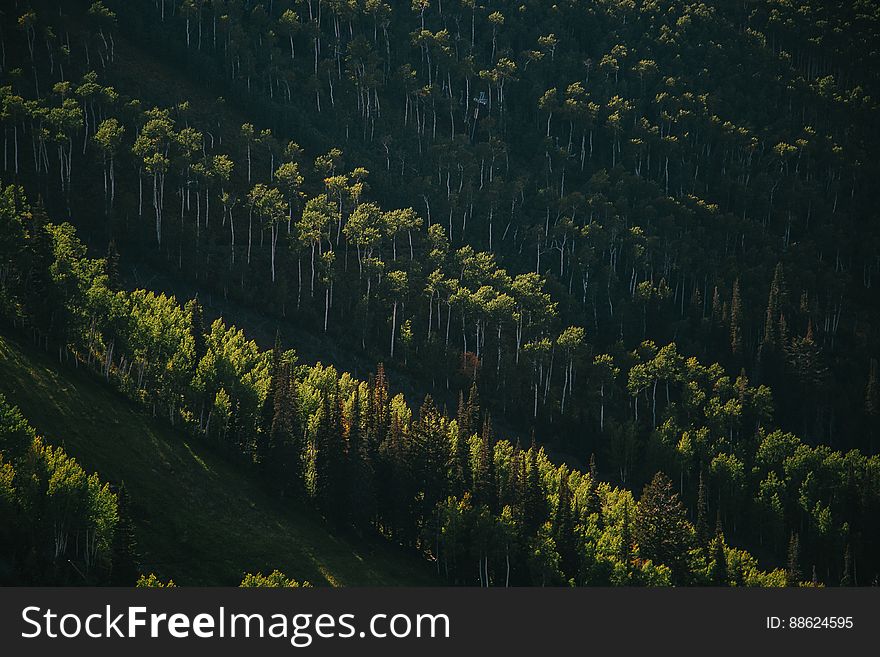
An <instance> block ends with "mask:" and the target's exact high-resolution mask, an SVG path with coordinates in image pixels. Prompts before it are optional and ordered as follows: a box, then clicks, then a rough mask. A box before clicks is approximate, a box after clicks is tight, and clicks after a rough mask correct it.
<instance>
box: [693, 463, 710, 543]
mask: <svg viewBox="0 0 880 657" xmlns="http://www.w3.org/2000/svg"><path fill="white" fill-rule="evenodd" d="M694 529H695V533H696V540H697V545H699V546H700V547H701V548H708V547H709V541H710V540H711V538H710V536H709V504H708V502H707V500H706V484H705V481H704V479H703V471H702V469H701V470H700V484H699V487H698V488H697V521H696V524H695V525H694Z"/></svg>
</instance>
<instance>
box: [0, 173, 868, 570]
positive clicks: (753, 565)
mask: <svg viewBox="0 0 880 657" xmlns="http://www.w3.org/2000/svg"><path fill="white" fill-rule="evenodd" d="M2 199H3V203H2V205H0V207H2V210H3V221H4V224H3V229H4V230H3V240H2V244H3V256H4V261H5V262H7V263H8V265H7V268H6V270H5V275H4V277H3V279H2V281H3V285H2V294H3V296H2V298H3V302H4V304H3V307H4V311H5V314H6V316H7V317H8V318H9V319H11V320H12V321H13V322H15V323H17V324H18V325H19V326H21V327H27V329H28V330H30V331H32V332H33V333H34V335H35V339H36V340H37V341H38V342H42V343H44V344H45V343H48V345H50V346H51V347H52V348H54V346H55V345H56V344H57V345H60V348H59V352H58V353H59V358H61V359H62V360H63V359H65V358H69V357H73V358H75V359H77V360H78V361H79V362H83V363H86V364H90V365H91V367H92V368H93V369H94V370H95V372H96V373H97V374H98V375H100V376H104V377H105V378H107V379H108V380H110V381H112V382H113V384H114V385H116V386H118V387H119V388H120V389H121V390H122V391H123V392H125V393H126V394H128V395H129V396H131V397H133V398H135V399H138V400H140V401H141V402H142V403H143V404H144V405H145V407H146V408H148V409H152V411H153V413H154V414H157V415H158V414H161V415H165V416H166V417H168V419H169V421H170V422H172V423H180V424H182V425H183V426H184V427H185V428H186V429H188V430H189V431H192V432H193V433H195V434H197V435H200V436H202V437H203V438H204V439H205V440H208V441H210V442H212V443H214V444H216V445H217V446H218V448H219V449H222V450H224V451H226V452H227V453H228V454H229V455H230V457H231V458H235V459H239V460H241V461H243V462H244V463H245V464H247V466H246V467H254V468H257V469H259V470H260V471H261V472H263V473H264V475H265V479H266V481H267V482H268V485H269V486H270V487H271V488H272V490H274V491H275V492H276V494H277V495H278V496H279V497H281V498H283V499H287V500H308V501H309V502H310V503H312V504H314V505H315V506H316V507H317V508H318V509H319V510H320V511H321V512H322V513H323V514H324V515H325V516H326V517H327V518H328V519H329V520H330V521H331V522H335V523H339V524H342V525H350V526H353V527H355V528H356V529H357V530H359V531H361V532H378V533H380V534H381V535H383V536H385V537H387V538H388V539H389V540H393V541H395V542H397V543H400V544H402V545H404V546H407V547H409V548H412V549H417V550H419V551H421V552H423V553H426V554H428V555H430V556H431V557H432V558H433V559H434V560H435V561H436V565H437V567H438V569H440V570H441V572H443V573H445V574H447V576H448V577H449V578H450V580H452V581H456V582H463V583H472V584H473V583H481V584H483V585H490V584H495V585H498V584H523V583H531V584H550V583H565V582H573V583H575V584H599V583H605V584H608V583H675V584H698V583H704V584H705V583H710V582H722V581H723V582H728V583H735V584H747V583H752V584H769V583H780V582H784V581H786V575H785V574H784V573H783V572H782V571H778V572H776V571H774V572H771V573H765V572H763V571H761V570H759V569H758V566H757V562H756V560H755V558H754V557H751V556H749V555H748V554H747V553H745V552H742V551H740V550H738V549H734V548H732V547H731V546H730V545H728V543H727V540H726V539H725V538H724V536H728V537H736V539H737V541H738V542H742V543H745V544H748V545H751V546H753V547H754V549H755V551H756V552H757V553H758V554H760V555H761V556H762V558H766V559H767V562H768V563H770V564H777V565H779V566H783V565H784V564H786V560H787V558H788V557H787V554H788V547H789V545H790V544H792V545H794V544H796V545H797V548H798V549H797V551H796V552H797V554H796V556H795V558H794V559H791V560H789V561H790V562H791V563H789V564H788V571H789V576H788V581H789V583H791V582H792V581H794V580H799V579H800V578H801V577H800V575H798V576H797V577H795V576H794V574H795V573H800V572H801V566H802V565H809V566H812V567H813V568H814V569H815V577H814V579H816V580H820V581H824V582H827V583H837V582H839V581H842V582H854V581H856V580H858V581H859V582H861V583H863V584H865V583H869V582H870V581H871V580H872V579H873V577H874V576H875V573H876V569H877V567H878V564H877V562H876V550H875V549H874V546H876V545H877V540H878V527H877V524H876V517H877V510H878V505H880V461H878V459H877V457H866V456H864V455H862V454H860V453H859V452H857V451H851V452H848V453H843V452H839V451H833V450H832V449H830V448H829V447H826V446H820V447H810V446H809V445H806V444H804V443H803V442H802V441H800V440H799V439H798V438H797V437H796V436H794V435H792V434H788V433H784V432H782V431H778V430H774V429H773V427H772V425H771V424H770V422H771V418H770V416H771V410H772V401H771V396H770V391H769V389H767V388H766V387H765V386H757V387H756V386H753V385H751V384H750V383H749V382H748V380H747V379H746V377H744V376H740V377H739V378H738V379H737V380H735V381H732V380H731V379H730V378H729V377H728V376H727V375H725V373H724V369H723V368H722V367H721V366H720V365H717V364H716V365H712V366H705V365H702V364H700V363H699V361H697V359H695V358H684V357H682V356H681V355H679V353H678V351H677V349H676V347H675V345H674V344H670V345H667V346H664V347H662V348H657V347H656V346H655V345H653V344H652V343H650V342H648V343H645V344H643V345H642V346H641V347H640V348H639V349H637V350H636V351H635V352H632V353H628V352H624V353H622V354H616V355H615V354H603V355H600V356H597V357H596V358H595V359H594V362H593V364H592V365H591V366H590V368H589V372H590V376H595V377H597V379H596V380H597V381H600V380H601V381H602V383H601V385H599V386H598V396H597V401H598V403H599V404H600V405H602V410H601V411H600V414H599V417H600V418H601V421H602V422H604V423H605V426H604V427H603V426H602V425H597V426H595V427H584V431H585V433H588V434H590V435H591V436H592V439H593V440H596V441H597V447H599V448H600V449H597V450H596V451H597V452H598V453H599V454H600V455H601V458H602V459H603V463H604V459H607V460H608V463H609V467H608V474H607V475H606V478H607V477H609V476H611V477H614V479H616V480H617V481H628V480H630V479H632V478H633V475H632V470H635V469H642V470H646V469H648V468H652V469H653V470H654V472H656V470H657V469H660V470H661V471H665V472H667V473H668V474H669V475H671V476H673V477H674V478H675V479H677V480H678V481H677V483H673V480H672V479H670V477H669V476H667V475H664V474H659V475H656V476H653V477H652V476H651V475H647V477H644V478H647V479H650V483H649V485H648V486H647V487H646V488H645V490H644V491H643V492H642V494H641V496H640V497H639V499H638V501H636V499H635V498H634V496H633V495H632V493H631V492H630V491H628V490H626V489H625V488H620V487H616V486H614V485H612V484H610V483H607V482H602V481H600V477H599V472H598V470H597V468H596V465H595V464H593V465H592V467H591V468H590V471H589V472H580V471H579V470H577V469H576V468H572V467H570V466H568V465H557V464H555V463H553V462H552V461H551V460H550V459H549V458H548V457H547V455H546V453H545V451H544V450H543V449H542V448H540V447H538V446H537V445H534V444H532V445H531V446H530V447H528V448H524V447H523V446H521V445H520V444H518V443H511V442H509V441H506V440H497V439H496V437H495V435H494V432H493V429H492V423H491V418H490V417H489V414H488V413H486V412H485V411H484V410H483V408H482V407H481V404H480V402H479V392H478V387H477V386H476V385H473V386H472V388H471V391H470V393H469V394H468V396H467V398H465V397H464V396H462V398H461V401H460V403H459V408H458V411H457V414H456V417H455V418H449V417H448V414H447V413H444V412H443V411H442V410H441V409H439V408H438V407H437V405H436V404H435V403H434V402H433V401H432V400H431V399H430V398H427V399H426V400H425V402H424V404H423V405H422V406H421V408H420V409H419V410H418V412H417V413H416V412H414V410H413V409H412V408H411V407H410V406H409V405H408V404H407V402H406V400H405V399H404V398H403V396H402V395H399V394H398V395H392V393H391V392H390V391H389V386H388V382H387V380H386V377H385V373H384V370H383V369H382V368H381V367H380V368H379V370H378V372H377V373H376V375H375V376H374V377H372V378H371V379H370V380H369V381H366V382H364V381H358V380H356V379H354V378H353V377H352V376H351V375H350V374H348V373H341V374H340V373H339V372H337V370H336V369H335V368H333V367H324V366H321V365H320V364H319V365H316V366H313V367H310V366H304V365H298V364H297V361H296V356H295V354H294V353H293V352H292V351H285V350H284V349H283V348H282V346H281V344H280V343H279V344H278V345H276V347H275V349H273V350H271V351H263V350H261V349H259V347H258V346H257V345H256V344H255V343H254V342H253V341H251V340H248V339H247V337H246V336H245V335H244V333H243V332H242V331H240V330H238V329H236V328H235V327H228V326H226V325H225V324H224V323H223V321H222V320H220V319H218V320H216V321H214V322H213V323H211V325H210V326H206V324H205V320H204V318H203V312H202V310H201V307H200V305H199V303H198V302H197V301H195V300H193V301H190V302H187V303H186V304H184V305H180V304H179V303H178V302H177V301H176V300H175V299H174V298H171V297H167V296H164V295H157V294H154V293H151V292H144V291H142V290H139V291H135V292H125V291H116V290H114V289H113V288H112V287H109V286H108V280H110V279H111V278H112V277H108V271H109V270H111V269H112V267H111V266H110V263H109V261H107V260H103V259H101V260H94V259H90V258H88V257H86V255H85V248H84V247H83V246H82V244H81V243H80V242H79V240H78V239H77V238H76V235H75V233H74V231H73V229H72V228H71V227H70V226H69V225H68V224H61V225H51V224H48V225H47V224H46V223H45V220H44V219H41V211H40V209H39V207H38V206H35V207H34V208H31V207H29V206H28V205H27V204H26V203H25V201H24V199H23V196H22V193H21V190H20V189H17V188H14V187H8V188H6V189H5V190H4V192H3V194H2ZM44 249H48V251H44ZM40 285H42V286H44V287H43V288H39V287H38V286H40ZM38 289H42V293H41V294H39V295H36V294H35V291H36V290H38ZM29 304H36V305H29ZM591 388H592V389H593V392H594V393H595V392H596V387H594V386H591ZM612 400H613V404H612V403H611V402H612ZM605 404H607V405H608V407H607V408H606V407H605V406H604V405H605ZM606 440H607V441H608V443H607V444H606V443H605V441H606ZM612 470H614V471H612ZM635 480H636V481H637V480H638V478H636V479H635ZM713 519H714V520H715V522H714V523H713ZM713 526H714V527H715V529H714V530H713V529H712V528H713ZM845 555H847V556H846V557H845ZM474 566H476V568H475V567H474ZM806 572H807V573H808V574H809V572H810V571H809V570H806ZM713 573H714V574H713ZM719 573H722V574H723V576H722V574H719ZM724 573H726V574H724ZM856 573H858V576H856ZM713 578H714V579H713Z"/></svg>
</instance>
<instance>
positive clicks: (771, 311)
mask: <svg viewBox="0 0 880 657" xmlns="http://www.w3.org/2000/svg"><path fill="white" fill-rule="evenodd" d="M785 297H786V291H785V276H784V275H783V271H782V263H781V262H780V263H779V264H777V265H776V271H775V272H774V274H773V282H772V283H771V284H770V296H769V298H768V300H767V314H766V317H765V319H764V338H763V340H762V344H763V345H765V347H766V348H773V349H775V348H778V347H779V345H780V344H781V343H780V338H781V335H780V326H779V320H780V319H781V317H782V311H783V305H784V303H785Z"/></svg>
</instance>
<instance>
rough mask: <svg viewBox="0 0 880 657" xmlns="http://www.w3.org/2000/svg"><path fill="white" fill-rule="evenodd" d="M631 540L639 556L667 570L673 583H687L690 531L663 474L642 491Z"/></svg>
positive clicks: (674, 494) (679, 505)
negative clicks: (637, 548) (670, 572)
mask: <svg viewBox="0 0 880 657" xmlns="http://www.w3.org/2000/svg"><path fill="white" fill-rule="evenodd" d="M633 536H634V538H635V541H636V543H637V544H638V546H639V554H640V556H642V557H643V558H645V559H650V560H651V561H653V562H654V563H658V564H665V565H667V566H669V567H670V569H671V570H672V577H673V582H675V583H678V584H684V583H686V580H687V551H688V549H689V548H690V547H691V544H692V541H693V528H692V527H691V525H690V523H689V522H688V521H687V512H686V511H685V508H684V505H683V504H682V503H681V499H680V498H679V496H678V494H677V493H676V492H675V491H674V489H673V485H672V480H671V479H670V478H669V477H667V476H666V475H665V474H663V473H662V472H658V473H657V474H656V475H654V478H653V479H652V480H651V483H649V484H648V485H647V486H645V488H644V490H643V491H642V496H641V499H639V503H638V507H637V513H636V519H635V527H634V531H633Z"/></svg>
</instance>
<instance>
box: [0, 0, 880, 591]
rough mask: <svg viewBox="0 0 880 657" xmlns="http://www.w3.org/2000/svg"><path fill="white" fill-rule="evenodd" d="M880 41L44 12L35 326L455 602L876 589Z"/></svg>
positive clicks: (735, 7) (160, 8) (441, 18)
mask: <svg viewBox="0 0 880 657" xmlns="http://www.w3.org/2000/svg"><path fill="white" fill-rule="evenodd" d="M878 20H880V12H878V9H877V7H875V6H874V5H873V4H872V3H868V2H861V3H852V2H847V3H843V2H840V3H820V4H816V3H806V4H805V3H794V2H787V1H781V0H766V1H756V2H743V3H729V2H717V3H687V2H680V1H677V0H671V1H666V2H659V1H655V2H632V1H627V0H621V1H618V2H606V1H594V2H580V1H569V2H558V3H555V4H550V3H543V2H534V1H528V0H527V1H524V2H515V3H514V2H504V1H498V2H482V3H481V2H475V1H473V0H462V1H461V2H455V1H452V0H448V1H447V2H446V3H443V2H440V1H435V2H428V1H426V0H420V1H413V2H412V3H384V2H381V1H379V0H364V1H358V0H332V1H331V0H307V1H295V2H294V1H283V0H267V1H265V2H262V3H257V2H250V1H247V0H212V1H201V0H182V1H177V0H155V1H154V2H143V3H124V2H114V1H111V0H104V1H103V2H69V3H57V2H49V1H39V0H33V1H31V2H12V3H10V6H9V7H7V8H5V9H4V10H3V14H2V32H0V37H2V41H0V43H2V52H0V55H2V57H0V102H2V106H0V112H2V114H0V121H2V126H3V140H4V145H3V163H2V174H0V177H2V179H3V181H4V182H5V183H6V184H7V185H9V186H7V187H6V188H5V190H4V192H3V195H2V208H0V214H2V218H3V222H4V223H3V226H2V231H3V233H2V236H0V239H2V244H0V250H2V251H3V260H2V267H3V270H2V272H0V294H2V303H3V310H4V316H5V317H6V320H7V323H8V325H9V326H11V327H15V328H16V329H18V330H27V331H28V332H29V334H30V335H32V336H33V338H34V340H35V341H37V342H38V343H39V344H41V345H43V346H44V347H45V348H46V349H52V350H55V351H57V354H58V358H59V363H60V364H59V366H70V361H71V360H72V361H73V362H77V363H85V364H87V365H88V366H90V367H91V368H93V369H94V370H95V372H96V375H97V376H102V377H104V379H106V380H107V381H108V382H110V383H112V384H113V385H114V386H116V387H118V388H119V390H120V391H121V392H123V393H124V394H127V395H128V396H130V397H132V398H134V399H136V400H138V401H139V402H140V403H142V404H143V405H144V407H145V408H146V409H149V410H150V411H151V412H152V413H154V414H157V415H163V416H164V417H166V418H167V421H168V422H169V423H171V424H174V425H180V426H182V427H183V428H184V429H185V430H186V431H190V432H194V433H195V434H196V435H199V436H202V437H203V438H204V439H205V440H208V441H213V442H214V443H216V444H217V445H218V448H219V449H223V450H225V451H227V452H228V453H229V455H230V458H235V459H240V460H241V461H242V467H254V468H257V469H259V471H260V472H262V473H263V474H264V475H265V478H266V479H267V485H268V486H270V487H271V488H272V490H274V491H276V492H277V494H278V495H280V496H283V497H284V498H285V499H290V500H291V503H303V502H306V501H307V502H308V503H310V504H314V505H315V506H316V507H317V508H318V509H319V510H320V511H321V512H322V513H323V514H324V515H325V516H326V517H327V518H328V520H329V521H330V522H335V523H340V524H343V525H346V526H352V527H355V528H357V531H360V532H367V531H369V532H378V533H379V534H381V535H383V536H385V537H386V538H388V539H389V540H392V541H395V542H397V543H400V544H402V545H404V546H406V548H407V549H415V550H419V551H421V552H422V553H425V554H427V555H429V556H430V557H431V558H432V559H433V560H434V561H435V563H436V566H437V568H438V570H440V571H441V572H442V573H443V574H444V576H445V577H447V578H449V580H450V581H454V582H463V583H480V584H484V585H489V584H506V583H533V584H550V583H565V582H573V583H576V584H596V583H618V584H626V583H645V584H657V583H674V584H697V583H702V584H708V583H731V584H774V583H783V584H784V583H789V584H791V583H797V582H801V581H804V580H810V579H812V580H814V581H816V582H823V583H825V584H838V583H860V584H869V583H872V582H873V581H875V579H876V578H877V575H878V572H880V563H878V561H877V557H876V555H877V553H878V549H877V548H878V539H880V537H878V525H877V521H876V518H877V517H878V516H877V511H878V500H880V465H878V460H877V459H878V457H877V456H875V455H874V454H875V453H876V451H877V444H876V441H877V437H878V425H880V385H878V354H880V336H878V329H877V327H878V326H880V317H878V303H877V295H876V292H875V289H874V288H875V286H876V282H875V281H876V278H877V276H878V274H880V239H878V238H880V231H878V224H877V221H876V217H875V208H874V206H875V203H874V202H873V199H872V196H873V194H872V192H873V189H872V186H871V185H872V182H873V180H874V179H875V178H876V176H877V174H878V171H877V164H876V158H875V157H873V153H874V152H876V148H877V145H878V134H877V131H876V123H875V121H874V117H875V116H876V114H877V113H876V110H877V102H876V100H875V98H876V97H877V92H878V89H877V87H878V80H877V71H878V70H880V68H878V66H877V64H878V61H877V60H878V50H877V43H878V40H877V27H878ZM50 218H51V219H50ZM74 226H76V228H74ZM78 235H79V237H78ZM81 240H82V241H81ZM95 256H103V257H100V258H96V257H95ZM135 268H137V269H139V271H147V272H152V273H154V274H155V275H158V276H170V277H174V278H176V279H178V280H179V281H181V282H183V283H182V284H184V285H185V286H186V288H185V289H187V290H189V291H190V292H191V294H187V295H186V296H196V294H197V293H200V292H201V293H202V294H201V295H200V296H199V297H198V298H202V297H204V296H206V295H209V294H211V295H216V296H218V297H223V298H224V299H226V300H227V303H231V304H235V305H236V306H238V307H247V308H248V309H249V311H250V312H253V313H257V314H258V316H260V317H263V318H269V320H270V321H271V322H274V323H275V324H277V325H278V326H279V329H280V331H279V336H278V339H277V341H276V346H275V348H274V349H266V347H268V344H264V345H263V347H262V348H261V347H260V346H258V345H257V344H256V343H255V342H253V341H252V336H250V335H249V334H250V332H249V331H248V330H247V328H248V327H245V328H244V330H240V329H236V328H234V327H231V326H228V325H227V324H226V323H225V322H224V321H222V320H217V321H214V322H213V323H211V322H209V321H207V320H206V319H205V316H204V312H203V309H202V306H201V304H200V302H199V301H198V298H196V299H193V300H191V301H189V302H186V303H180V302H178V301H177V300H176V299H175V298H173V297H172V296H170V295H167V294H164V293H163V290H161V289H154V290H147V289H136V288H137V287H138V286H137V285H133V284H132V277H131V275H130V272H131V271H132V270H133V269H135ZM285 327H295V331H296V332H297V335H299V334H300V332H303V333H308V334H310V335H314V336H317V339H318V340H320V341H321V344H323V345H325V346H326V348H327V349H328V350H329V349H330V348H331V346H332V348H333V349H334V350H335V349H336V346H337V345H341V346H342V347H343V348H344V349H346V350H348V352H349V353H357V354H359V355H361V356H365V357H366V358H368V359H369V360H370V361H371V362H374V363H379V362H384V363H385V364H386V365H387V368H388V371H389V372H392V373H395V375H396V374H397V373H400V375H401V376H404V377H406V378H407V381H408V382H409V384H408V386H407V388H408V390H407V393H408V396H410V399H409V404H408V403H407V401H406V400H405V399H404V398H403V396H402V395H396V394H395V393H394V392H393V389H392V391H389V387H388V383H387V380H386V378H387V377H386V374H385V369H384V368H382V367H380V368H378V369H377V370H376V374H375V376H373V377H371V378H370V379H369V380H363V381H361V380H358V379H357V378H356V377H355V376H353V375H352V374H350V373H348V372H346V371H344V370H345V367H346V363H345V362H342V363H337V367H330V366H322V365H320V364H318V365H316V366H307V365H305V364H302V363H300V362H299V361H298V360H297V358H296V356H295V353H294V352H293V351H291V350H290V349H289V347H291V346H295V345H296V340H295V339H292V338H291V336H289V335H286V334H287V333H293V332H294V331H293V330H290V329H289V328H285ZM343 361H344V358H343ZM65 362H67V363H68V364H67V365H64V363H65ZM351 369H354V365H352V366H351ZM364 378H365V377H364ZM410 389H411V390H412V392H410ZM412 394H418V395H419V398H424V397H425V395H426V394H429V396H428V398H426V399H425V402H424V403H423V404H421V406H420V408H418V410H417V407H418V404H416V405H415V406H414V405H412V402H413V399H412ZM456 400H457V401H456ZM496 425H497V426H498V427H499V428H500V429H501V431H503V432H505V433H509V434H510V440H505V439H499V438H501V437H500V436H496V431H495V428H494V427H495V426H496ZM517 437H518V438H519V439H518V440H517ZM548 454H549V455H550V456H548ZM591 455H592V459H591ZM245 464H247V465H245ZM588 464H589V465H588ZM632 490H636V491H638V493H639V494H637V495H635V496H634V495H633V493H632V492H631V491H632ZM733 546H737V547H733ZM746 550H748V552H747V551H746ZM753 555H754V556H753ZM759 564H760V566H761V567H759ZM475 565H476V566H477V568H474V566H475ZM762 567H763V569H762ZM291 575H293V576H295V574H294V573H291Z"/></svg>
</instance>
